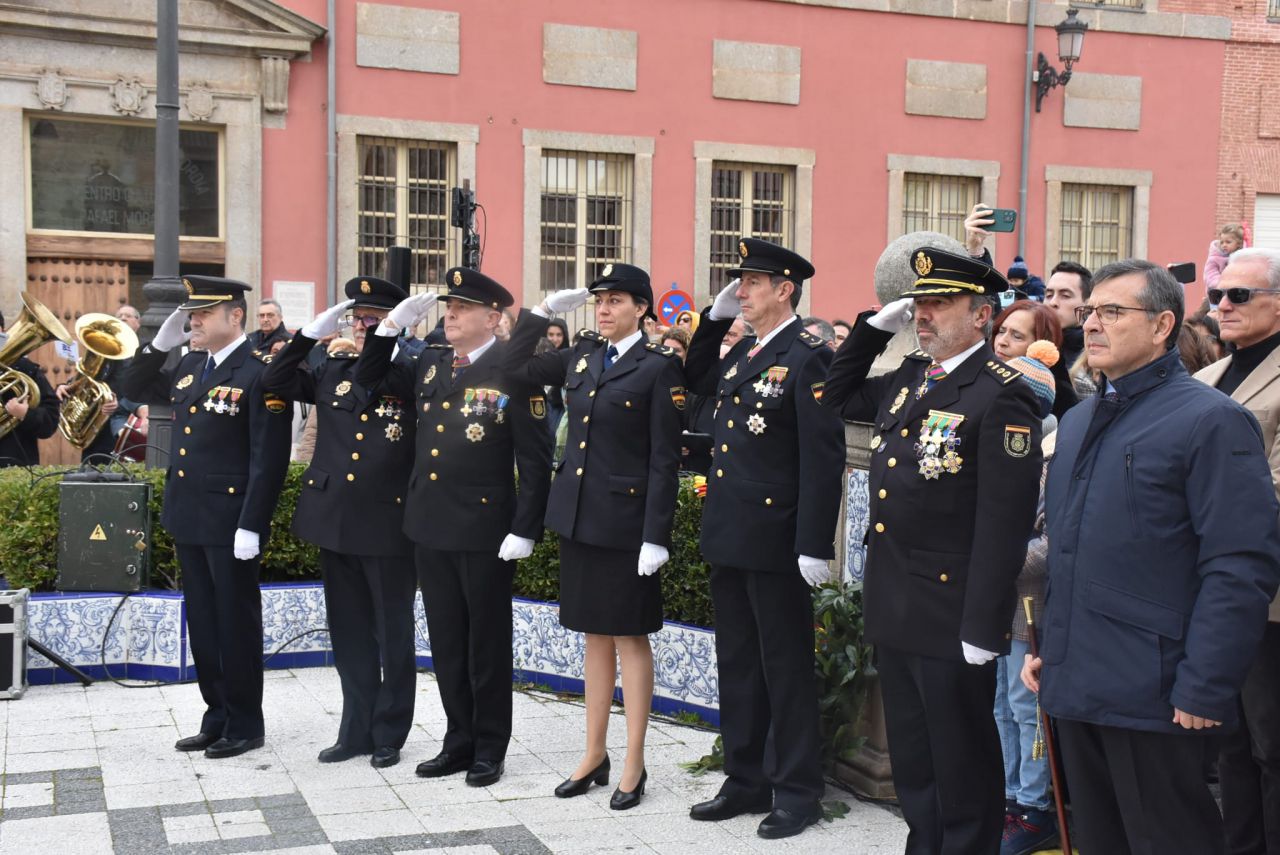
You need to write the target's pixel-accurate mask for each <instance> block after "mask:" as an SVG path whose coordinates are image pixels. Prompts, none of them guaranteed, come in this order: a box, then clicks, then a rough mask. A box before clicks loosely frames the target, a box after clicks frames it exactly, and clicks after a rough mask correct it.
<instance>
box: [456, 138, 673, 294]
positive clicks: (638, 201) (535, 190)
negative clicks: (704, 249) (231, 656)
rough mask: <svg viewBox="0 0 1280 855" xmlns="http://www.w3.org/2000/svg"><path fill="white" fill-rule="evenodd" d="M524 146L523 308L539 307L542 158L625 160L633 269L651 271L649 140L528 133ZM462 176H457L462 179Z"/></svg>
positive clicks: (650, 168) (540, 285) (521, 286)
mask: <svg viewBox="0 0 1280 855" xmlns="http://www.w3.org/2000/svg"><path fill="white" fill-rule="evenodd" d="M522 143H523V145H524V231H523V238H524V253H523V257H522V265H521V266H522V270H521V276H520V279H521V282H520V289H521V295H522V298H523V299H522V300H521V303H522V305H525V306H536V305H537V304H538V303H539V302H541V301H542V297H543V294H542V275H541V271H542V264H541V261H540V258H541V252H542V168H543V167H542V153H543V151H544V150H546V149H550V150H553V151H578V152H590V153H596V154H624V155H630V156H631V158H632V167H631V180H632V192H631V247H632V249H631V259H632V260H631V263H632V264H634V265H636V266H637V267H640V268H643V269H644V270H649V264H650V259H651V257H652V251H653V151H654V146H655V141H654V138H653V137H640V136H622V135H617V134H585V133H575V132H572V131H555V130H541V129H534V128H526V129H525V131H524V133H523V135H522ZM460 174H461V173H460Z"/></svg>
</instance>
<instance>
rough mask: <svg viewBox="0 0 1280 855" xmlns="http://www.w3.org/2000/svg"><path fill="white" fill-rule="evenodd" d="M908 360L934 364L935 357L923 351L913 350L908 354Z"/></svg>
mask: <svg viewBox="0 0 1280 855" xmlns="http://www.w3.org/2000/svg"><path fill="white" fill-rule="evenodd" d="M907 359H919V360H921V361H923V362H933V357H932V356H930V355H929V354H927V353H925V352H924V351H923V350H913V351H911V352H910V353H908V354H907Z"/></svg>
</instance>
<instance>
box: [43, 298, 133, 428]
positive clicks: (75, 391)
mask: <svg viewBox="0 0 1280 855" xmlns="http://www.w3.org/2000/svg"><path fill="white" fill-rule="evenodd" d="M76 340H77V341H78V342H79V343H80V347H81V348H83V349H84V356H82V357H80V361H79V362H77V363H76V376H75V378H74V379H72V381H71V382H70V383H69V384H67V392H66V397H65V398H63V400H62V409H61V411H60V412H59V414H58V430H59V431H60V432H61V433H62V435H63V436H64V437H66V439H67V442H69V443H71V444H72V445H74V446H75V447H76V448H84V447H85V446H86V445H88V444H89V443H91V442H93V438H94V437H96V436H97V435H98V432H99V431H101V430H102V426H103V425H105V424H106V423H107V419H108V418H109V416H108V415H107V413H105V412H103V406H104V405H105V404H106V403H107V402H108V401H110V400H112V399H113V398H114V397H115V394H114V393H113V392H112V391H111V387H110V386H108V385H107V384H106V383H103V382H102V381H101V380H99V379H98V377H99V376H100V375H101V374H102V370H103V368H104V367H106V364H107V362H108V361H114V360H120V359H128V358H129V357H131V356H133V354H134V353H135V352H136V351H137V349H138V336H137V335H136V334H135V333H134V331H133V330H132V329H130V328H129V326H128V325H127V324H125V323H124V322H123V321H121V320H119V319H117V318H114V317H112V316H111V315H107V314H103V313H101V312H91V313H90V314H87V315H81V316H80V319H79V320H77V321H76Z"/></svg>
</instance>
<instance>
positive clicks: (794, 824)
mask: <svg viewBox="0 0 1280 855" xmlns="http://www.w3.org/2000/svg"><path fill="white" fill-rule="evenodd" d="M821 818H822V811H820V810H818V809H814V810H811V811H807V812H805V813H801V812H799V811H794V810H787V809H786V808H774V809H773V813H771V814H769V815H768V816H766V817H765V818H764V819H762V820H761V821H760V827H759V828H757V829H756V834H758V835H760V836H761V837H763V838H765V839H767V840H778V839H779V838H782V837H795V836H796V835H797V834H799V833H800V832H802V831H804V830H805V829H806V828H808V827H809V826H811V825H813V824H814V823H815V822H817V821H818V820H819V819H821Z"/></svg>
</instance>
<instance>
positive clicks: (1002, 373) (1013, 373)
mask: <svg viewBox="0 0 1280 855" xmlns="http://www.w3.org/2000/svg"><path fill="white" fill-rule="evenodd" d="M987 370H988V371H990V372H991V373H992V374H994V375H995V377H996V379H997V380H999V381H1000V383H1001V385H1004V386H1007V385H1009V384H1010V383H1012V382H1013V381H1014V380H1017V379H1018V378H1019V377H1021V376H1022V372H1021V371H1019V370H1018V369H1016V368H1010V367H1009V366H1008V365H1005V364H1004V363H1003V362H1001V361H1000V360H998V359H988V360H987Z"/></svg>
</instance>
